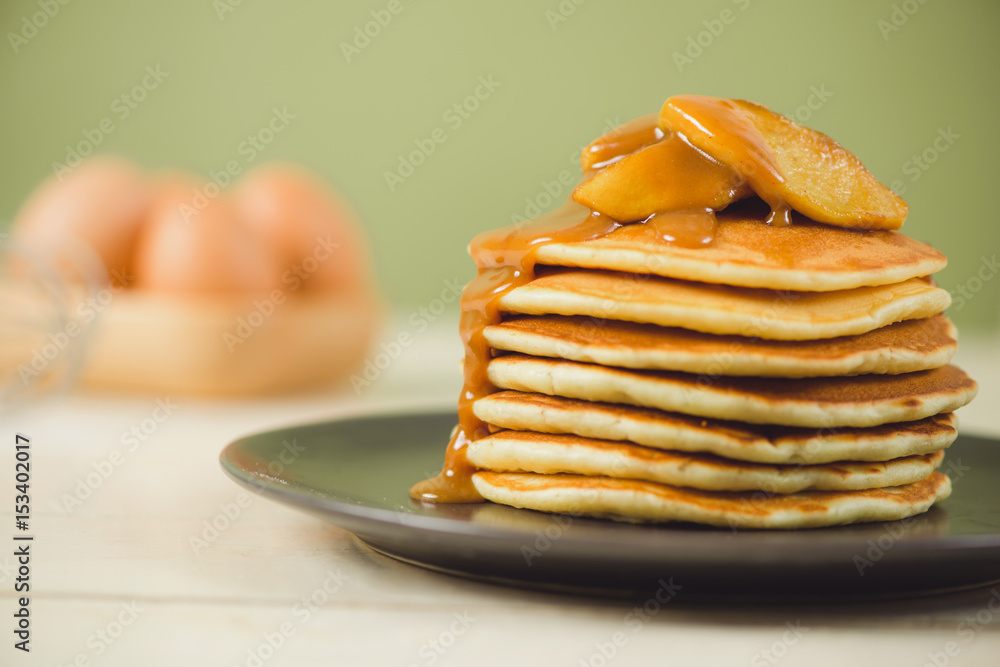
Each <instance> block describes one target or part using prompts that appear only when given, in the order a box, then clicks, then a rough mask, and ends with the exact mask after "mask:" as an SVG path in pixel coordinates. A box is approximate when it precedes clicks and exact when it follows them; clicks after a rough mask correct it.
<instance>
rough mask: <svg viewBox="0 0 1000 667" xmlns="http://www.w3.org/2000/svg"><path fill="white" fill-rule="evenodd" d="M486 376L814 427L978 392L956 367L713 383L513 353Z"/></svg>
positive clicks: (911, 415)
mask: <svg viewBox="0 0 1000 667" xmlns="http://www.w3.org/2000/svg"><path fill="white" fill-rule="evenodd" d="M487 374H488V377H489V380H490V382H492V383H493V384H494V385H496V386H497V387H500V388H501V389H513V390H515V391H528V392H538V393H542V394H549V395H551V396H564V397H566V398H580V399H583V400H588V401H605V402H610V403H625V404H628V405H639V406H643V407H652V408H659V409H660V410H667V411H670V412H683V413H685V414H690V415H698V416H700V417H712V418H715V419H726V420H732V421H741V422H749V423H751V424H779V425H782V426H804V427H812V428H836V427H840V426H877V425H879V424H887V423H891V422H902V421H915V420H917V419H923V418H925V417H929V416H931V415H936V414H938V413H941V412H951V411H953V410H956V409H958V408H960V407H962V406H963V405H965V404H967V403H968V402H969V401H971V400H972V398H973V397H974V396H975V394H976V383H975V382H974V381H973V380H972V379H971V378H969V376H968V375H966V374H965V373H964V372H963V371H961V370H959V369H958V368H956V367H954V366H944V367H942V368H935V369H933V370H928V371H917V372H915V373H904V374H902V375H858V376H855V377H850V378H799V379H785V378H732V377H724V376H723V377H717V378H712V377H710V376H707V375H694V374H691V373H676V372H671V371H638V370H623V369H618V368H608V367H606V366H597V365H595V364H581V363H578V362H575V361H564V360H553V359H544V358H540V357H530V356H525V355H519V354H511V355H506V356H503V357H498V358H496V359H493V360H492V361H491V362H490V363H489V365H488V367H487Z"/></svg>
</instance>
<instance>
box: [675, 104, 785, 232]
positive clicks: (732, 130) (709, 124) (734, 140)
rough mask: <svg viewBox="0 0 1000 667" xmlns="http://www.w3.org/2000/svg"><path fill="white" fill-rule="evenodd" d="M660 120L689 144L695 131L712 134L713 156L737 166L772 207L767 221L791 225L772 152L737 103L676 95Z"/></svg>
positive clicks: (779, 175)
mask: <svg viewBox="0 0 1000 667" xmlns="http://www.w3.org/2000/svg"><path fill="white" fill-rule="evenodd" d="M660 122H661V123H663V124H664V125H666V126H668V127H670V129H671V130H672V131H673V132H674V133H676V134H677V135H678V136H679V137H680V138H681V139H683V140H684V141H685V142H687V143H689V144H691V143H692V141H691V139H690V136H689V135H690V134H692V133H694V132H701V133H703V134H704V135H707V136H708V137H712V138H713V139H714V142H715V144H716V146H717V147H718V148H719V153H718V154H714V155H713V157H714V158H716V159H718V160H719V161H720V162H722V163H724V164H728V165H739V167H738V169H737V171H738V172H739V174H740V175H741V176H742V177H743V178H745V179H746V180H747V181H748V182H749V183H750V187H752V188H753V191H754V192H755V193H757V196H759V197H760V198H761V199H763V200H764V201H765V202H767V204H768V205H769V206H770V207H771V214H770V215H769V216H768V217H767V220H766V222H767V223H768V224H772V225H779V226H787V225H790V224H792V216H791V213H792V209H791V207H790V206H789V205H788V203H787V202H786V201H785V200H784V198H783V197H782V196H781V194H780V193H779V192H778V186H780V185H782V184H783V183H784V182H785V177H784V176H783V175H782V173H781V169H780V168H779V167H778V163H777V161H776V160H775V157H774V153H773V152H772V151H771V147H770V146H768V144H767V142H766V141H765V140H764V137H763V135H762V134H761V133H760V131H759V130H757V128H756V127H755V126H754V124H753V121H752V120H750V118H749V117H748V116H747V114H746V113H744V112H743V111H742V110H741V109H740V107H739V106H738V105H737V104H736V102H734V101H732V100H726V99H717V98H714V97H704V96H701V95H676V96H674V97H671V98H670V99H669V100H667V101H666V102H665V103H664V105H663V108H662V109H661V110H660Z"/></svg>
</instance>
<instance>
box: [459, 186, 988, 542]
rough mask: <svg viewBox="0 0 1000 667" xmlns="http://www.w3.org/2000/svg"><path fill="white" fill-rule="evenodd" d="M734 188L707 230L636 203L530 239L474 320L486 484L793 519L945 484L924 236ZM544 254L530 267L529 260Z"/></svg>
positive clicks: (555, 507) (899, 508)
mask: <svg viewBox="0 0 1000 667" xmlns="http://www.w3.org/2000/svg"><path fill="white" fill-rule="evenodd" d="M767 213H768V211H767V210H766V209H761V208H760V207H759V206H756V205H754V204H749V203H746V204H742V205H734V206H732V207H730V208H729V209H727V210H726V211H725V212H723V213H721V214H719V216H718V228H717V231H716V237H715V240H714V242H713V243H712V244H711V245H710V246H707V247H700V248H686V247H683V246H681V245H671V244H664V243H662V242H661V241H660V239H659V238H657V237H656V233H655V231H654V230H652V229H650V228H649V226H647V225H643V224H633V225H626V226H623V227H621V228H619V229H617V230H616V231H614V232H613V233H611V234H610V235H608V236H605V237H603V238H600V239H597V240H592V241H586V242H582V243H573V244H551V245H546V246H544V247H542V248H540V249H539V252H538V260H539V264H540V266H539V267H538V270H537V272H536V277H535V279H534V280H533V281H531V282H530V283H528V284H526V285H523V286H521V287H517V288H515V289H513V290H511V291H510V292H508V293H507V294H505V295H503V296H502V297H501V298H500V300H499V304H500V307H501V310H502V312H503V320H502V321H501V322H500V323H499V324H496V325H493V326H490V327H487V329H486V330H485V331H484V336H485V338H486V340H487V341H488V343H489V345H490V346H491V347H492V348H493V351H494V358H493V359H492V360H491V361H490V363H489V366H488V376H489V380H490V382H491V383H492V384H493V385H495V386H496V387H497V388H498V391H497V392H495V393H493V394H490V395H488V396H486V397H484V398H481V399H479V400H478V401H477V402H476V403H475V404H474V411H475V414H476V416H477V417H479V418H480V419H482V420H483V421H485V422H486V423H487V424H489V425H490V427H491V430H492V434H491V435H489V436H488V437H485V438H481V439H479V440H476V441H474V442H472V443H470V444H469V446H468V452H467V453H468V458H469V461H470V462H471V463H472V464H473V465H474V466H476V467H477V468H478V472H476V473H475V475H474V477H473V482H474V484H475V487H476V489H477V490H478V491H479V493H481V494H482V495H483V496H484V497H485V498H486V499H488V500H491V501H493V502H496V503H502V504H506V505H513V506H516V507H524V508H531V509H536V510H542V511H548V512H561V513H570V514H579V515H588V516H601V517H610V518H615V519H620V520H626V521H674V520H676V521H693V522H698V523H705V524H711V525H717V526H732V527H751V528H801V527H812V526H826V525H837V524H846V523H854V522H859V521H885V520H893V519H900V518H904V517H907V516H910V515H913V514H917V513H920V512H924V511H926V510H927V509H928V508H929V507H930V506H931V505H933V504H934V503H935V502H937V501H939V500H942V499H944V498H946V497H947V496H948V494H949V493H950V490H951V486H950V482H949V479H948V477H947V476H946V475H945V474H943V473H941V472H939V471H938V468H939V467H940V466H941V462H942V459H943V456H944V449H946V448H947V447H948V446H949V445H950V444H951V443H952V442H953V441H954V439H955V437H956V435H957V432H956V426H957V423H956V420H955V417H954V416H953V414H952V411H953V410H955V409H957V408H959V407H961V406H962V405H965V404H966V403H968V402H969V401H970V400H971V399H972V398H973V396H974V395H975V391H976V385H975V383H974V382H973V381H972V380H971V379H969V377H968V376H966V375H965V373H963V372H962V371H961V370H959V369H958V368H956V367H954V366H950V365H948V362H949V361H950V359H951V358H952V356H953V355H954V353H955V351H956V347H957V343H956V339H955V336H956V334H955V329H954V327H953V326H952V324H951V323H950V322H949V321H948V320H947V318H946V317H945V316H944V315H943V314H942V312H943V311H944V310H945V309H946V308H947V307H948V305H949V303H950V297H949V295H948V293H947V292H946V291H945V290H943V289H940V288H938V287H936V286H935V285H934V283H933V282H932V281H931V280H930V279H929V278H928V276H929V275H930V274H932V273H934V272H935V271H938V270H940V269H941V268H942V267H943V266H944V265H945V261H946V260H945V258H944V256H943V255H942V254H941V253H939V252H938V251H936V250H934V249H933V248H931V247H929V246H927V245H925V244H923V243H920V242H918V241H915V240H913V239H910V238H909V237H907V236H904V235H903V234H900V233H898V232H892V231H881V230H879V231H867V232H862V231H858V230H851V229H843V228H839V227H833V226H829V225H823V224H818V223H813V222H810V221H808V220H806V219H805V218H801V217H798V216H797V217H796V219H795V221H794V224H793V225H791V226H788V227H778V226H772V225H768V224H764V219H765V218H766V217H767ZM542 265H544V266H542Z"/></svg>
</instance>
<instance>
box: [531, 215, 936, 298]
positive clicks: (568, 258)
mask: <svg viewBox="0 0 1000 667" xmlns="http://www.w3.org/2000/svg"><path fill="white" fill-rule="evenodd" d="M767 213H768V210H767V209H766V207H764V208H762V207H761V206H760V205H759V202H747V203H746V204H736V205H733V206H730V208H729V209H727V210H726V211H724V212H722V213H720V214H719V215H718V220H719V224H718V228H717V230H716V235H715V240H714V241H713V242H712V243H711V244H710V245H708V246H706V247H699V248H688V247H684V246H682V245H677V244H669V243H664V242H663V241H662V240H660V239H659V238H657V236H656V232H655V230H654V229H653V228H652V227H649V226H647V225H644V224H641V223H639V224H632V225H624V226H623V227H621V228H619V229H617V230H615V231H614V232H612V233H611V234H609V235H608V236H606V237H604V238H601V239H596V240H593V241H586V242H583V243H570V244H553V245H546V246H543V247H542V248H540V249H539V252H538V260H539V261H540V262H541V263H543V264H552V265H558V266H579V267H585V268H592V269H609V270H614V271H628V272H633V273H653V274H656V275H660V276H664V277H667V278H680V279H683V280H696V281H701V282H708V283H720V284H724V285H738V286H741V287H765V288H768V289H778V290H801V291H813V292H826V291H831V290H843V289H852V288H855V287H862V286H865V285H888V284H891V283H898V282H903V281H905V280H908V279H910V278H916V277H918V276H926V275H930V274H931V273H934V272H935V271H940V270H941V269H943V268H944V266H945V264H946V263H947V260H946V259H945V256H944V254H942V253H941V252H939V251H937V250H935V249H934V248H932V247H931V246H929V245H927V244H925V243H921V242H919V241H915V240H914V239H911V238H909V237H908V236H905V235H903V234H900V233H899V232H890V231H869V232H862V231H858V230H853V229H843V228H839V227H832V226H829V225H822V224H818V223H815V222H811V221H809V220H807V219H806V218H804V217H802V216H799V215H796V216H794V224H792V225H791V226H789V227H779V226H774V225H769V224H765V223H764V219H765V218H766V216H767Z"/></svg>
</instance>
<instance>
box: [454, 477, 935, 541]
mask: <svg viewBox="0 0 1000 667" xmlns="http://www.w3.org/2000/svg"><path fill="white" fill-rule="evenodd" d="M472 481H473V483H474V484H475V485H476V489H477V490H478V491H479V493H481V494H482V495H483V496H484V497H485V498H486V499H487V500H491V501H493V502H495V503H500V504H502V505H511V506H513V507H523V508H527V509H534V510H540V511H543V512H557V513H560V514H572V515H583V516H594V517H600V518H609V519H616V520H619V521H629V522H635V523H638V522H668V521H693V522H697V523H705V524H709V525H712V526H720V527H731V528H764V529H783V530H784V529H791V528H817V527H820V526H837V525H842V524H850V523H858V522H863V521H895V520H897V519H903V518H906V517H908V516H912V515H914V514H920V513H921V512H926V511H927V510H928V509H929V508H930V507H931V505H933V504H934V503H935V502H938V501H940V500H944V499H945V498H947V497H948V496H949V495H950V494H951V482H950V480H949V479H948V477H947V476H946V475H944V474H942V473H940V472H934V473H931V474H930V475H929V476H928V477H926V478H925V479H922V480H920V481H919V482H914V483H912V484H905V485H903V486H890V487H886V488H882V489H866V490H863V491H803V492H801V493H792V494H785V495H783V494H770V493H767V492H764V491H744V492H738V493H733V492H726V491H701V490H696V489H689V488H683V487H676V486H668V485H666V484H656V483H654V482H641V481H636V480H630V479H615V478H612V477H591V476H584V475H537V474H533V473H503V472H489V471H482V472H477V473H475V474H474V475H473V476H472Z"/></svg>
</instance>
